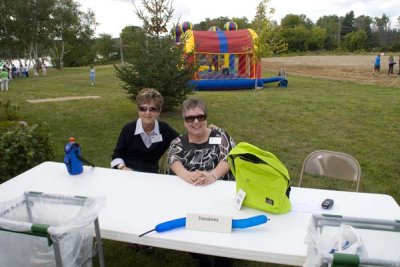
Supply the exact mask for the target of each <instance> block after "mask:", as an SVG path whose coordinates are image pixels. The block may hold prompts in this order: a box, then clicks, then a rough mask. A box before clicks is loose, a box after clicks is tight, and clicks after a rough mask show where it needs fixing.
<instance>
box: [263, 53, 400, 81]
mask: <svg viewBox="0 0 400 267" xmlns="http://www.w3.org/2000/svg"><path fill="white" fill-rule="evenodd" d="M388 57H389V56H388V55H385V56H382V57H381V71H380V73H375V74H374V73H373V65H374V62H375V56H374V55H368V56H366V55H343V56H342V55H341V56H295V57H275V58H265V59H263V61H262V63H263V65H262V66H263V70H265V71H268V72H273V73H274V72H275V73H276V74H278V71H279V69H280V68H286V71H287V73H288V75H289V77H290V75H291V74H292V75H298V76H305V77H316V78H324V79H331V80H342V81H352V82H357V83H360V84H379V85H383V86H388V87H400V75H398V73H399V65H400V64H399V62H398V59H399V57H398V55H395V59H396V63H397V64H396V65H394V74H391V75H387V71H388Z"/></svg>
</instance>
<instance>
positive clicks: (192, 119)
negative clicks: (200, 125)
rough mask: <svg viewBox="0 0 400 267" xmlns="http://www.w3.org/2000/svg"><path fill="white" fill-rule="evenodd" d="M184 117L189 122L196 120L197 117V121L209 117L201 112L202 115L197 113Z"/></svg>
mask: <svg viewBox="0 0 400 267" xmlns="http://www.w3.org/2000/svg"><path fill="white" fill-rule="evenodd" d="M184 119H185V122H187V123H192V122H194V121H195V119H197V121H205V120H206V119H207V115H206V114H200V115H195V116H186V117H185V118H184Z"/></svg>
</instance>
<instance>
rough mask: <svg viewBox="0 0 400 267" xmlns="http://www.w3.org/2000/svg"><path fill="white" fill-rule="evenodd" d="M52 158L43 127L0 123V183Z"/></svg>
mask: <svg viewBox="0 0 400 267" xmlns="http://www.w3.org/2000/svg"><path fill="white" fill-rule="evenodd" d="M53 158H54V154H53V151H52V145H51V142H50V138H49V134H48V131H47V130H46V129H45V127H43V126H41V125H37V124H36V125H32V126H26V125H22V124H20V123H18V122H10V121H3V122H0V183H2V182H5V181H7V180H8V179H10V178H11V177H14V176H16V175H18V174H20V173H22V172H24V171H26V170H28V169H30V168H32V167H34V166H36V165H38V164H39V163H42V162H43V161H47V160H52V159H53Z"/></svg>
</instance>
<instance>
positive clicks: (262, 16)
mask: <svg viewBox="0 0 400 267" xmlns="http://www.w3.org/2000/svg"><path fill="white" fill-rule="evenodd" d="M269 3H270V0H262V1H261V2H260V3H259V4H258V5H257V10H256V15H255V17H254V20H253V22H252V27H253V29H254V30H255V31H256V33H257V35H258V38H257V39H256V41H255V46H256V47H257V49H256V51H255V54H256V57H257V58H259V59H260V58H262V57H266V56H270V55H272V54H278V53H282V52H286V51H287V43H286V42H285V41H284V40H283V38H282V34H281V30H280V28H278V27H276V26H275V25H273V23H272V21H271V15H272V14H273V13H274V12H275V9H273V8H270V7H269V6H268V5H269Z"/></svg>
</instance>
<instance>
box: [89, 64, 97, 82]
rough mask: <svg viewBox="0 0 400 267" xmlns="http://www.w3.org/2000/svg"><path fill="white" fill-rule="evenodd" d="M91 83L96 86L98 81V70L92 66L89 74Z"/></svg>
mask: <svg viewBox="0 0 400 267" xmlns="http://www.w3.org/2000/svg"><path fill="white" fill-rule="evenodd" d="M89 77H90V81H91V82H92V86H94V85H95V83H96V81H95V79H96V69H95V68H94V67H93V66H90V73H89Z"/></svg>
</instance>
